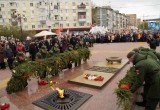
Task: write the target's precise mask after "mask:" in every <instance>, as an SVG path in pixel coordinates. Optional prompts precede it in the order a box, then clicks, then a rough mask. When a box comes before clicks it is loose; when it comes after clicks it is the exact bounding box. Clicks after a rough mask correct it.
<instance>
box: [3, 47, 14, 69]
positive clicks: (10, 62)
mask: <svg viewBox="0 0 160 110" xmlns="http://www.w3.org/2000/svg"><path fill="white" fill-rule="evenodd" d="M5 56H6V58H7V62H8V66H9V69H13V61H14V53H13V51H12V49H11V48H10V47H9V45H6V50H5Z"/></svg>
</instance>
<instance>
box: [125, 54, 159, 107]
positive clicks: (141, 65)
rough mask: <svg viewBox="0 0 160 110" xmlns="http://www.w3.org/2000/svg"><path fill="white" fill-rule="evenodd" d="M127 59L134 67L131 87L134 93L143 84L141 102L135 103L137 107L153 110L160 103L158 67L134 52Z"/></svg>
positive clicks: (144, 56) (150, 60) (148, 58)
mask: <svg viewBox="0 0 160 110" xmlns="http://www.w3.org/2000/svg"><path fill="white" fill-rule="evenodd" d="M127 58H128V59H129V61H130V62H132V63H133V65H135V68H136V72H137V78H136V80H135V81H134V82H133V85H132V86H131V92H132V93H134V92H135V91H136V90H138V89H139V87H141V86H142V85H143V83H144V82H145V85H147V86H146V87H145V88H144V95H145V96H144V98H145V99H144V100H143V102H136V104H137V105H139V106H145V110H155V109H156V107H157V105H158V102H159V101H160V65H159V64H158V63H157V62H156V61H155V60H154V59H153V58H151V57H149V55H143V54H140V53H137V52H134V51H131V52H129V53H128V54H127Z"/></svg>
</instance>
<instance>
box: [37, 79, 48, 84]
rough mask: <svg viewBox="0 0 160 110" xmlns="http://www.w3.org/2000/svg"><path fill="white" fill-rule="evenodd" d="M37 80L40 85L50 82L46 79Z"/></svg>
mask: <svg viewBox="0 0 160 110" xmlns="http://www.w3.org/2000/svg"><path fill="white" fill-rule="evenodd" d="M37 82H38V85H47V84H48V82H47V81H45V80H38V81H37Z"/></svg>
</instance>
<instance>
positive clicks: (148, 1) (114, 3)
mask: <svg viewBox="0 0 160 110" xmlns="http://www.w3.org/2000/svg"><path fill="white" fill-rule="evenodd" d="M92 1H93V3H94V4H96V5H98V6H104V5H110V6H111V7H112V8H113V9H115V10H119V11H120V12H121V13H125V14H132V13H133V14H134V13H135V14H137V16H138V17H139V18H141V19H143V18H144V19H150V18H160V0H92ZM143 16H144V17H143Z"/></svg>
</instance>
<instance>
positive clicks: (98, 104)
mask: <svg viewBox="0 0 160 110" xmlns="http://www.w3.org/2000/svg"><path fill="white" fill-rule="evenodd" d="M140 46H143V47H148V45H147V43H110V44H96V45H94V47H92V48H90V50H91V53H92V56H91V58H90V60H89V61H88V62H87V63H85V64H82V65H81V66H79V67H76V68H72V69H70V70H65V72H64V74H65V77H64V79H60V78H59V77H58V76H56V77H54V78H53V79H55V80H57V81H58V82H59V83H60V87H63V88H69V89H73V90H77V91H80V92H85V93H89V94H92V95H93V96H92V97H91V98H90V99H89V100H88V101H87V102H86V103H84V104H83V105H82V106H81V107H80V108H79V109H78V110H117V105H116V100H117V99H116V95H115V94H114V90H115V88H117V83H118V81H119V80H120V79H122V78H123V77H124V76H125V74H126V71H127V70H128V69H129V67H130V66H131V64H128V65H126V66H125V67H124V68H123V69H122V70H121V71H120V72H119V73H118V74H117V75H116V76H115V77H114V78H113V79H112V80H111V81H110V82H109V83H108V84H107V85H105V86H104V87H103V88H102V89H94V88H89V87H85V86H80V85H76V84H70V83H68V82H67V81H68V80H70V79H72V78H74V77H77V76H79V75H81V74H82V73H83V72H84V70H86V69H89V68H91V67H92V66H94V64H95V63H97V62H100V61H106V57H113V56H114V57H121V58H126V54H127V53H128V52H129V51H131V50H132V49H133V48H136V47H140ZM157 51H159V52H160V48H159V47H158V49H157ZM10 77H11V72H10V70H9V69H8V68H7V69H6V70H0V97H1V98H0V103H3V102H6V103H10V104H11V107H10V110H42V109H41V108H39V107H37V106H34V105H33V104H32V102H33V101H35V100H37V99H39V98H41V97H43V96H45V95H47V94H49V93H50V92H51V89H50V88H47V87H46V86H38V85H37V79H32V80H31V81H28V83H29V85H28V87H27V88H26V89H25V90H23V91H21V92H18V93H14V94H9V95H8V94H7V93H6V91H5V87H6V84H7V81H8V80H9V79H10ZM120 110H121V109H120ZM134 110H144V108H140V107H137V106H136V107H135V109H134ZM157 110H158V109H157Z"/></svg>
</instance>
